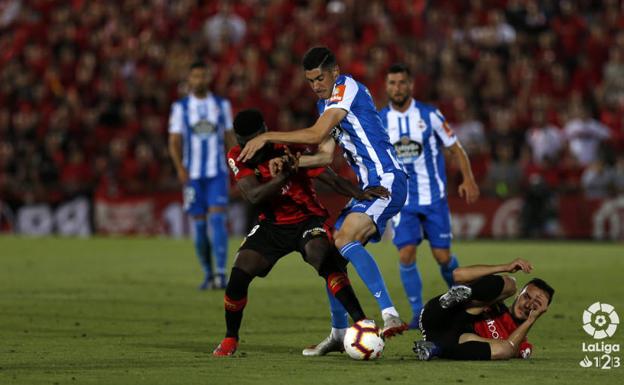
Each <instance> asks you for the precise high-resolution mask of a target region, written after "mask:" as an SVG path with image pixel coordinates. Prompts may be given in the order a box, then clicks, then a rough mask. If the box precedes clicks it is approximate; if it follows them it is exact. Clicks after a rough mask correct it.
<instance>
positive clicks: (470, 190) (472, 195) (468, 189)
mask: <svg viewBox="0 0 624 385" xmlns="http://www.w3.org/2000/svg"><path fill="white" fill-rule="evenodd" d="M458 192H459V197H460V198H464V199H466V203H474V202H476V200H477V199H478V198H479V194H480V192H479V186H477V184H476V183H475V181H474V180H473V179H468V180H465V181H464V182H463V183H462V184H460V185H459V188H458Z"/></svg>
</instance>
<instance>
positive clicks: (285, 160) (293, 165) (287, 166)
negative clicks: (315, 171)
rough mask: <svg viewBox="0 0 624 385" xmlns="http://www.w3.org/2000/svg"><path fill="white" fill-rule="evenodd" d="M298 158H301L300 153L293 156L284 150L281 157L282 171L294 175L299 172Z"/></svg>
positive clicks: (288, 150) (287, 149)
mask: <svg viewBox="0 0 624 385" xmlns="http://www.w3.org/2000/svg"><path fill="white" fill-rule="evenodd" d="M299 158H301V153H300V152H298V153H296V154H295V155H293V153H292V152H290V149H289V148H288V147H286V148H285V149H284V155H283V156H282V158H281V159H282V169H283V170H285V171H286V172H288V173H289V174H296V173H297V171H299Z"/></svg>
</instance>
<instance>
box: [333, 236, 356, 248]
mask: <svg viewBox="0 0 624 385" xmlns="http://www.w3.org/2000/svg"><path fill="white" fill-rule="evenodd" d="M354 240H355V237H354V236H353V235H352V234H347V233H346V232H344V231H338V232H336V235H335V237H334V244H335V245H336V247H337V248H338V250H340V249H342V248H343V247H344V246H346V245H348V244H349V243H351V242H353V241H354Z"/></svg>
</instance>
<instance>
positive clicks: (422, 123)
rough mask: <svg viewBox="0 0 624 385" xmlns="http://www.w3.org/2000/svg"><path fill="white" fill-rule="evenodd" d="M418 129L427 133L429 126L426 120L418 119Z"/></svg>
mask: <svg viewBox="0 0 624 385" xmlns="http://www.w3.org/2000/svg"><path fill="white" fill-rule="evenodd" d="M416 127H418V129H419V130H420V131H425V130H426V129H427V124H426V123H425V121H424V120H422V119H418V123H416Z"/></svg>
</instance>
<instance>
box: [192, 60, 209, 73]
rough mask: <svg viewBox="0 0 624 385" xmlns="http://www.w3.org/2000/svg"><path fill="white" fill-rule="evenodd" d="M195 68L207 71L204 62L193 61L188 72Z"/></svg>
mask: <svg viewBox="0 0 624 385" xmlns="http://www.w3.org/2000/svg"><path fill="white" fill-rule="evenodd" d="M196 68H201V69H207V68H208V65H207V64H206V62H205V61H203V60H195V61H194V62H193V63H192V64H191V67H190V68H189V70H190V71H192V70H194V69H196Z"/></svg>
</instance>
